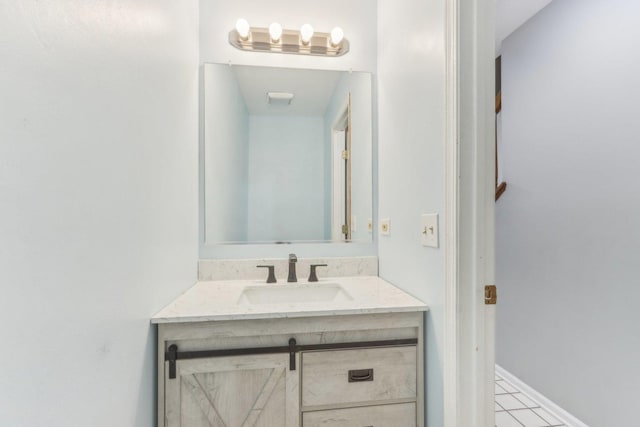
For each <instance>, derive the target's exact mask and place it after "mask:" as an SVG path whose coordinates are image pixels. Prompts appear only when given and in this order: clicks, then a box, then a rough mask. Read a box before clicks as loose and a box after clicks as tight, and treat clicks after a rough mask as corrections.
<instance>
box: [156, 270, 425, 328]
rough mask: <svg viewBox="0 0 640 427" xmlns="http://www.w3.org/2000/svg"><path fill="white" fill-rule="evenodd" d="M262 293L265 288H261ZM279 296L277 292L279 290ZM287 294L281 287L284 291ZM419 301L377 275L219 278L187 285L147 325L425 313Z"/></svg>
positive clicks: (423, 304) (423, 306)
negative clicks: (290, 290) (312, 295)
mask: <svg viewBox="0 0 640 427" xmlns="http://www.w3.org/2000/svg"><path fill="white" fill-rule="evenodd" d="M336 284H338V285H340V286H341V287H342V289H343V290H344V292H345V293H346V294H347V297H344V298H336V299H335V300H334V301H314V300H312V299H311V300H307V301H292V302H285V301H278V298H274V301H273V302H272V301H270V300H269V301H267V302H264V301H263V302H261V303H258V304H253V303H250V302H248V301H247V299H246V298H245V297H244V296H243V291H244V289H245V288H246V287H250V288H252V289H259V288H260V287H262V286H265V287H276V286H284V287H285V288H281V289H280V291H282V290H284V289H287V288H286V287H287V286H289V287H291V286H302V287H316V286H317V287H323V288H324V289H328V288H331V287H333V288H336ZM265 291H268V289H267V288H265ZM281 295H282V294H281ZM285 295H286V291H285ZM426 310H428V307H427V305H426V304H425V303H423V302H422V301H420V300H418V299H416V298H414V297H412V296H411V295H409V294H407V293H406V292H404V291H402V290H400V289H398V288H397V287H395V286H393V285H392V284H390V283H388V282H386V281H385V280H383V279H381V278H379V277H376V276H354V277H334V278H326V279H321V280H320V281H319V282H317V283H311V284H310V283H307V282H306V281H302V282H298V283H297V284H293V283H286V282H284V283H282V282H279V283H274V284H265V283H264V281H263V280H221V281H201V282H197V283H196V284H195V285H194V286H193V287H191V289H189V290H187V291H186V292H185V293H183V294H182V295H181V296H179V297H178V298H177V299H176V300H175V301H173V302H172V303H171V304H169V305H167V306H166V307H165V308H163V309H162V310H160V312H158V313H157V314H156V315H155V316H153V317H152V318H151V322H152V323H185V322H206V321H218V320H240V319H245V320H249V319H273V318H289V317H313V316H335V315H346V314H366V313H394V312H409V311H426Z"/></svg>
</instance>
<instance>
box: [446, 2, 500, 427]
mask: <svg viewBox="0 0 640 427" xmlns="http://www.w3.org/2000/svg"><path fill="white" fill-rule="evenodd" d="M494 9H495V5H494V2H493V1H491V0H447V6H446V29H445V32H446V75H447V79H446V88H445V90H446V94H445V96H446V125H445V126H446V142H445V236H446V237H445V238H446V249H445V307H444V310H445V314H444V316H445V336H444V423H445V427H458V426H465V427H489V426H493V425H495V413H494V403H493V387H494V386H493V380H494V364H495V337H494V332H495V307H494V306H486V305H485V304H484V286H485V285H488V284H493V281H494V257H495V255H494V254H495V250H494V228H495V227H494V209H495V177H494V174H495V169H494V167H495V166H494V161H495V160H494V159H495V157H494V150H495V147H494V144H493V132H494V128H493V126H494V119H493V114H494V102H495V101H494V81H495V79H494V70H493V67H494V62H493V60H494V53H495V52H494V49H495V45H494V29H495V24H494Z"/></svg>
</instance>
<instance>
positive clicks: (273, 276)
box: [256, 265, 277, 283]
mask: <svg viewBox="0 0 640 427" xmlns="http://www.w3.org/2000/svg"><path fill="white" fill-rule="evenodd" d="M256 267H257V268H268V269H269V277H267V283H276V282H277V280H276V272H275V269H276V268H275V267H274V266H273V265H256Z"/></svg>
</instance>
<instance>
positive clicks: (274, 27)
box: [269, 22, 282, 43]
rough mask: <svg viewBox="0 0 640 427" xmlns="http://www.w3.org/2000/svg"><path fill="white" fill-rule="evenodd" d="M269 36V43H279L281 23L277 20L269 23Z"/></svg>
mask: <svg viewBox="0 0 640 427" xmlns="http://www.w3.org/2000/svg"><path fill="white" fill-rule="evenodd" d="M269 36H271V43H279V42H280V38H281V37H282V25H280V24H278V23H277V22H274V23H273V24H271V25H269Z"/></svg>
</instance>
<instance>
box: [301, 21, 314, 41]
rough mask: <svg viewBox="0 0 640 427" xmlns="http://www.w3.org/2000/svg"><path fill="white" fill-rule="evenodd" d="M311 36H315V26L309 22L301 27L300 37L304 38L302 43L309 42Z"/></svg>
mask: <svg viewBox="0 0 640 427" xmlns="http://www.w3.org/2000/svg"><path fill="white" fill-rule="evenodd" d="M311 37H313V27H312V26H311V25H309V24H304V25H303V26H302V27H301V28H300V39H301V40H302V44H309V42H310V41H311Z"/></svg>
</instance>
